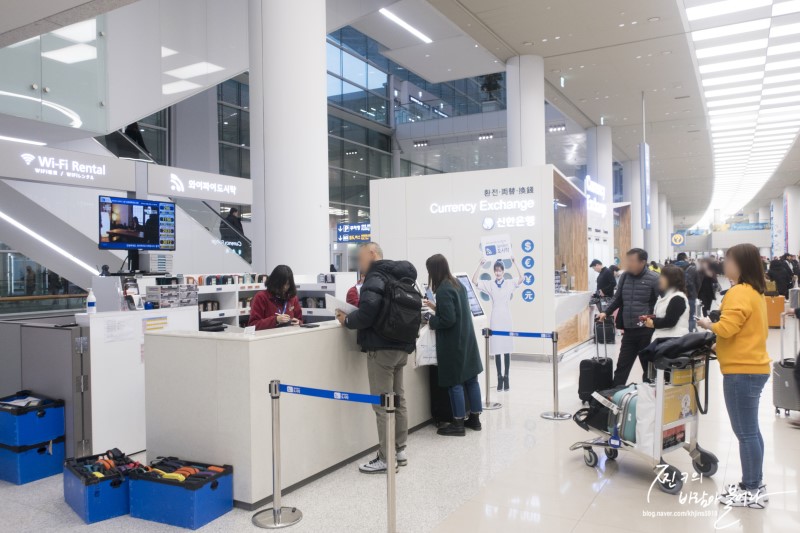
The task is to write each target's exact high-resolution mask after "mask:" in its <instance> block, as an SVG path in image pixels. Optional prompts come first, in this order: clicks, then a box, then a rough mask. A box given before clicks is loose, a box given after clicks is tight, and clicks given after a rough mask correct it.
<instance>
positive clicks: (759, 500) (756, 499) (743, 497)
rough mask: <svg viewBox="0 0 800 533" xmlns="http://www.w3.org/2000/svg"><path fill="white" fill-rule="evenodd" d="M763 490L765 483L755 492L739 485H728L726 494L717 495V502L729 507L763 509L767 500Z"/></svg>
mask: <svg viewBox="0 0 800 533" xmlns="http://www.w3.org/2000/svg"><path fill="white" fill-rule="evenodd" d="M762 489H763V490H762ZM765 490H766V485H762V486H761V487H759V488H758V489H757V490H756V491H755V492H753V491H750V490H747V489H745V488H744V487H742V486H741V485H735V486H731V485H729V486H728V489H727V492H726V494H723V495H722V496H720V497H719V503H721V504H723V505H729V506H731V507H747V508H749V509H765V508H766V503H767V502H768V501H769V498H768V497H767V496H766V492H765Z"/></svg>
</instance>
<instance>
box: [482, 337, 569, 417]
mask: <svg viewBox="0 0 800 533" xmlns="http://www.w3.org/2000/svg"><path fill="white" fill-rule="evenodd" d="M494 336H497V337H522V338H527V339H547V340H550V341H552V343H553V355H552V356H551V360H552V363H553V410H552V411H545V412H544V413H542V418H546V419H547V420H569V419H571V418H572V415H571V414H569V413H564V412H561V411H559V410H558V332H557V331H552V332H550V333H537V332H529V331H498V330H493V329H490V328H484V329H483V337H484V338H485V339H486V354H485V361H486V363H485V364H484V368H485V374H486V401H485V402H484V404H483V408H484V409H490V410H491V409H499V408H501V407H502V404H500V403H497V402H492V401H491V400H490V399H489V396H490V390H491V389H490V388H489V374H490V372H491V371H490V368H491V367H490V366H489V351H490V348H489V344H490V342H489V339H490V338H491V337H494Z"/></svg>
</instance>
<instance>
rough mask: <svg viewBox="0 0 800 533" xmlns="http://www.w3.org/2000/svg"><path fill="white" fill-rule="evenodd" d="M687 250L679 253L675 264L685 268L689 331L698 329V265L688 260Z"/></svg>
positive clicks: (682, 268)
mask: <svg viewBox="0 0 800 533" xmlns="http://www.w3.org/2000/svg"><path fill="white" fill-rule="evenodd" d="M687 257H688V256H687V255H686V252H681V253H679V254H678V260H677V261H675V266H676V267H680V268H681V270H683V273H684V276H685V277H686V296H687V297H688V298H689V331H690V332H693V331H697V320H696V319H695V317H696V316H697V310H696V306H697V267H696V266H694V264H692V263H690V262H689V261H687Z"/></svg>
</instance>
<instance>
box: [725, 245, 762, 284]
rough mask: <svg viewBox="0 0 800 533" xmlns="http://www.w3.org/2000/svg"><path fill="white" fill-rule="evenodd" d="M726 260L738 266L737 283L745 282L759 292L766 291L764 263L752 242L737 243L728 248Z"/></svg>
mask: <svg viewBox="0 0 800 533" xmlns="http://www.w3.org/2000/svg"><path fill="white" fill-rule="evenodd" d="M725 259H726V260H728V259H729V260H731V261H733V262H734V263H736V266H737V267H739V280H738V282H737V283H747V284H748V285H750V286H751V287H753V288H754V289H755V290H756V291H757V292H758V293H759V294H764V293H765V292H767V282H766V280H765V277H764V263H762V262H761V254H760V253H759V252H758V248H756V247H755V246H753V245H752V244H737V245H736V246H733V247H731V248H729V249H728V251H727V253H726V254H725Z"/></svg>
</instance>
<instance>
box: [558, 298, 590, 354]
mask: <svg viewBox="0 0 800 533" xmlns="http://www.w3.org/2000/svg"><path fill="white" fill-rule="evenodd" d="M591 296H592V295H591V293H590V292H587V291H570V292H568V293H557V294H556V331H558V351H559V352H560V353H563V352H565V351H567V350H569V349H571V348H573V347H575V346H576V345H578V344H580V343H582V342H585V341H587V340H589V338H590V337H591V324H590V321H591V316H590V315H591V313H590V310H589V299H590V298H591Z"/></svg>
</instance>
